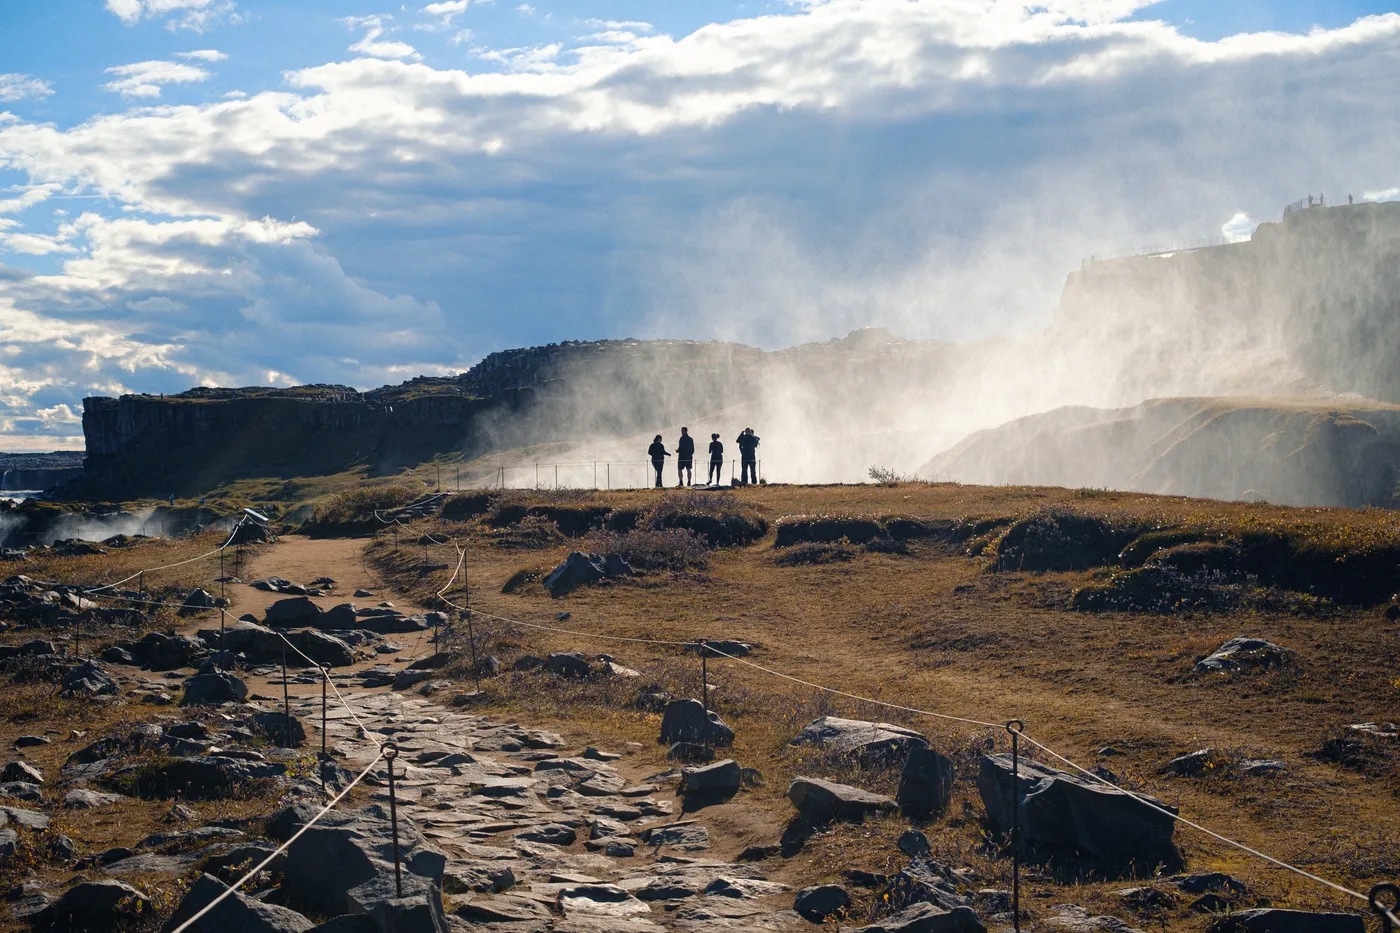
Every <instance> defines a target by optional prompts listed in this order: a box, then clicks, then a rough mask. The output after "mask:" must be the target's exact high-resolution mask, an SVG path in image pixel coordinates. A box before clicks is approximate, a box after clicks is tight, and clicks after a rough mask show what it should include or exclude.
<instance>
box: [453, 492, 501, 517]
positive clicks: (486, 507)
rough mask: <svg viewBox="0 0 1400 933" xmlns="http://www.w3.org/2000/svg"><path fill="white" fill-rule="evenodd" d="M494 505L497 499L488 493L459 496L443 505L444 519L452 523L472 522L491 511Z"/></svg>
mask: <svg viewBox="0 0 1400 933" xmlns="http://www.w3.org/2000/svg"><path fill="white" fill-rule="evenodd" d="M494 504H495V497H494V496H493V495H492V494H491V493H487V492H474V493H467V494H465V495H457V496H453V497H451V498H450V499H448V500H447V501H446V502H444V503H443V505H442V517H443V518H445V519H447V520H448V521H450V522H465V521H470V520H471V519H473V518H480V517H481V516H482V515H485V514H486V513H487V512H489V511H491V506H492V505H494Z"/></svg>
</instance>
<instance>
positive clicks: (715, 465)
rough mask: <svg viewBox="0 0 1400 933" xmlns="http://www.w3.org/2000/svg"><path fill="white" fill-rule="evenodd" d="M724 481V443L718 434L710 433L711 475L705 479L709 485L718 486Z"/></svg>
mask: <svg viewBox="0 0 1400 933" xmlns="http://www.w3.org/2000/svg"><path fill="white" fill-rule="evenodd" d="M722 482H724V445H723V444H721V443H720V440H719V435H718V434H711V435H710V475H709V478H708V479H706V480H705V484H706V485H708V486H718V485H719V484H720V483H722Z"/></svg>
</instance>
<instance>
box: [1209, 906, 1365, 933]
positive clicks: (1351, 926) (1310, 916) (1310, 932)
mask: <svg viewBox="0 0 1400 933" xmlns="http://www.w3.org/2000/svg"><path fill="white" fill-rule="evenodd" d="M1365 930H1366V924H1365V922H1364V921H1363V920H1362V919H1361V918H1360V917H1359V916H1357V915H1356V914H1324V913H1311V912H1309V911H1305V910H1279V909H1277V908H1265V909H1259V910H1242V911H1240V912H1239V913H1235V914H1230V915H1228V916H1226V917H1222V918H1221V919H1220V920H1219V921H1217V922H1216V923H1215V924H1213V925H1212V926H1211V933H1365Z"/></svg>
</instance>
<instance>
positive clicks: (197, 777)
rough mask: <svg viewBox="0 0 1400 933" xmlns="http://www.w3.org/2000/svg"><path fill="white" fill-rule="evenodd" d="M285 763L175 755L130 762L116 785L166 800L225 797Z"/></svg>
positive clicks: (115, 776)
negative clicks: (154, 762)
mask: <svg viewBox="0 0 1400 933" xmlns="http://www.w3.org/2000/svg"><path fill="white" fill-rule="evenodd" d="M286 771H287V768H286V765H283V764H280V763H277V762H270V761H246V760H244V759H242V758H226V757H224V756H222V755H197V756H191V757H189V758H174V759H171V760H168V761H165V762H162V763H160V764H157V765H146V764H140V765H131V766H129V767H126V768H122V769H121V770H119V771H117V772H115V773H114V774H113V775H112V777H111V778H110V781H111V783H112V784H113V786H116V787H119V788H120V787H126V786H130V787H131V790H132V792H133V793H135V794H137V795H139V796H142V797H154V798H159V799H163V800H168V799H170V798H180V799H183V800H222V799H224V798H226V797H231V796H233V795H235V794H238V793H242V792H244V791H246V790H247V789H248V788H249V786H250V785H252V784H253V782H255V781H261V780H267V779H270V778H276V777H278V776H280V775H283V774H285V773H286Z"/></svg>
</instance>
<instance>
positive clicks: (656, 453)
mask: <svg viewBox="0 0 1400 933" xmlns="http://www.w3.org/2000/svg"><path fill="white" fill-rule="evenodd" d="M647 454H648V455H649V456H650V457H651V465H652V467H654V468H655V469H656V488H657V489H660V488H661V485H662V484H661V471H662V470H663V469H665V468H666V458H667V457H669V456H671V455H670V453H668V452H667V450H666V447H665V445H663V444H662V443H661V435H660V434H658V435H656V440H654V441H652V442H651V446H650V447H648V448H647Z"/></svg>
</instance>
